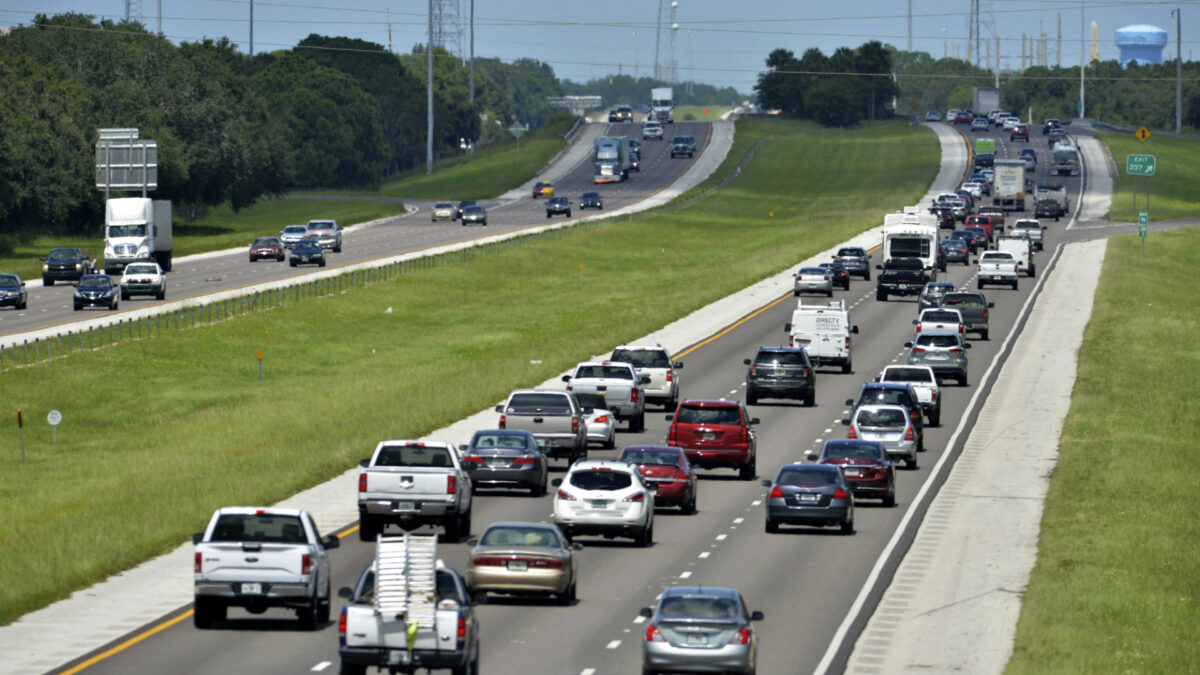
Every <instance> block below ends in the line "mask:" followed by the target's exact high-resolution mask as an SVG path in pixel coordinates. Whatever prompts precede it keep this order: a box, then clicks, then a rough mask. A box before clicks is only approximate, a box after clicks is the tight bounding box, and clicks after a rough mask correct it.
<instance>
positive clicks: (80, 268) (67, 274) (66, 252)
mask: <svg viewBox="0 0 1200 675" xmlns="http://www.w3.org/2000/svg"><path fill="white" fill-rule="evenodd" d="M95 271H96V265H95V263H93V262H92V259H91V258H89V257H87V256H86V255H84V253H83V250H82V249H78V248H56V249H53V250H51V251H50V254H49V255H47V256H46V257H45V258H43V259H42V285H43V286H53V285H54V282H55V281H79V280H80V279H81V278H82V277H83V276H84V275H85V274H91V273H92V272H95Z"/></svg>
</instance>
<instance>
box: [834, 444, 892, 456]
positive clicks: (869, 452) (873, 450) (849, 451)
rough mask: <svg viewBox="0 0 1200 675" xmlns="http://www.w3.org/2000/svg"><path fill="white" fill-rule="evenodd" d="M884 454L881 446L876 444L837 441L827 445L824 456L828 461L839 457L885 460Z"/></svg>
mask: <svg viewBox="0 0 1200 675" xmlns="http://www.w3.org/2000/svg"><path fill="white" fill-rule="evenodd" d="M882 455H883V452H882V448H880V446H878V445H876V444H874V443H861V442H857V443H856V442H854V441H837V442H834V443H827V444H826V445H825V451H824V456H825V458H826V459H832V458H838V457H850V458H854V459H883V456H882Z"/></svg>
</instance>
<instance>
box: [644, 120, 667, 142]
mask: <svg viewBox="0 0 1200 675" xmlns="http://www.w3.org/2000/svg"><path fill="white" fill-rule="evenodd" d="M651 138H656V139H658V140H660V141H661V140H662V139H663V127H662V122H659V121H658V120H648V121H647V122H646V123H645V124H644V125H642V140H643V141H648V140H650V139H651Z"/></svg>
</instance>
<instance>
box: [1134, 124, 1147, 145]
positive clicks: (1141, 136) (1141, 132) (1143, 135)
mask: <svg viewBox="0 0 1200 675" xmlns="http://www.w3.org/2000/svg"><path fill="white" fill-rule="evenodd" d="M1133 135H1134V136H1137V139H1138V140H1139V141H1141V142H1143V143H1145V142H1146V139H1147V138H1150V130H1149V129H1147V128H1146V127H1142V128H1141V129H1138V130H1137V131H1135V132H1133Z"/></svg>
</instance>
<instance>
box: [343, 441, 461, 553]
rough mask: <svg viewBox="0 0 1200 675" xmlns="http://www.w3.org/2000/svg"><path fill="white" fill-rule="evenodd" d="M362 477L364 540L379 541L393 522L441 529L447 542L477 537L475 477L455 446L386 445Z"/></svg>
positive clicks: (366, 462) (360, 511)
mask: <svg viewBox="0 0 1200 675" xmlns="http://www.w3.org/2000/svg"><path fill="white" fill-rule="evenodd" d="M361 465H362V467H363V471H362V473H361V474H359V476H358V538H359V539H361V540H362V541H375V537H376V536H377V535H378V534H379V533H381V532H383V529H384V527H386V526H387V525H388V524H389V523H394V524H396V525H399V526H400V527H401V528H403V529H404V530H406V531H407V530H413V529H416V528H418V527H420V526H422V525H428V524H436V525H441V526H442V527H443V528H445V530H446V539H447V540H449V541H460V540H462V539H465V538H466V537H467V536H468V535H469V534H470V533H471V477H470V476H469V475H467V472H466V471H464V470H463V467H462V463H461V462H459V458H458V451H457V450H455V449H454V446H453V445H451V444H449V443H437V442H428V443H427V442H424V441H382V442H381V443H379V445H377V446H375V452H374V453H373V454H372V455H371V457H370V458H369V459H364V460H362V462H361Z"/></svg>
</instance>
